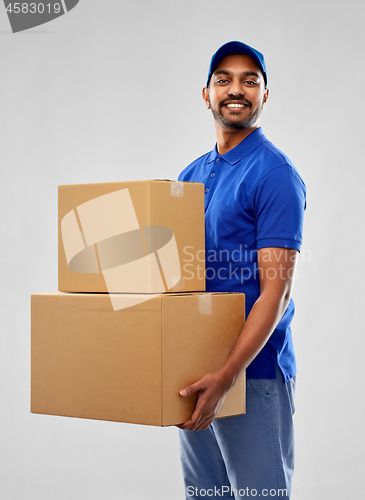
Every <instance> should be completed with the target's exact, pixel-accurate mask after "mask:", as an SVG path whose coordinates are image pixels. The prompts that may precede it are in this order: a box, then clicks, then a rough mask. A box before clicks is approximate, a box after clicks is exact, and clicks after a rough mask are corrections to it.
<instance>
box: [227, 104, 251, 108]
mask: <svg viewBox="0 0 365 500" xmlns="http://www.w3.org/2000/svg"><path fill="white" fill-rule="evenodd" d="M227 107H228V108H245V107H246V106H245V104H227Z"/></svg>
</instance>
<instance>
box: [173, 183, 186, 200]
mask: <svg viewBox="0 0 365 500" xmlns="http://www.w3.org/2000/svg"><path fill="white" fill-rule="evenodd" d="M170 194H171V196H178V197H180V198H181V197H182V196H184V183H183V182H181V181H173V182H171V190H170Z"/></svg>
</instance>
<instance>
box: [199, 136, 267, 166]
mask: <svg viewBox="0 0 365 500" xmlns="http://www.w3.org/2000/svg"><path fill="white" fill-rule="evenodd" d="M266 140H267V139H266V137H265V136H264V134H263V132H262V129H261V127H259V128H257V129H255V130H254V131H253V132H251V134H250V135H248V136H247V137H246V138H245V139H243V141H241V142H240V143H239V144H237V146H235V147H234V148H233V149H230V150H229V151H227V153H225V154H224V155H220V154H219V153H218V151H217V144H216V145H215V148H214V149H213V151H211V152H210V154H209V156H208V158H207V163H212V162H213V161H215V160H216V158H218V157H221V158H223V159H224V160H225V161H226V162H227V163H229V164H230V165H234V164H235V163H237V162H239V161H241V160H243V158H245V157H246V156H247V155H249V154H250V153H251V152H252V151H253V150H254V149H256V148H257V146H259V145H260V144H261V143H262V142H264V141H266Z"/></svg>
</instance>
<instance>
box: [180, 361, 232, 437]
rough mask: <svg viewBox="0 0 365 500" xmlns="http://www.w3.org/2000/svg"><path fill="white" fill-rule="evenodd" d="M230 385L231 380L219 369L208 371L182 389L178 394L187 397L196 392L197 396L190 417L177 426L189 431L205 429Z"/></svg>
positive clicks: (220, 404) (211, 420) (215, 413)
mask: <svg viewBox="0 0 365 500" xmlns="http://www.w3.org/2000/svg"><path fill="white" fill-rule="evenodd" d="M231 385H232V384H231V381H229V379H228V378H227V376H226V375H225V374H224V372H223V370H220V371H218V372H215V373H209V374H208V375H205V376H204V377H203V378H201V379H200V380H198V381H197V382H195V384H192V385H189V386H188V387H185V389H182V390H181V391H180V396H182V397H187V396H191V395H192V394H194V393H196V392H197V393H198V398H197V401H196V405H195V410H194V413H193V414H192V416H191V419H190V420H188V421H187V422H185V423H184V424H182V425H178V426H177V427H179V428H180V429H186V430H190V431H200V430H201V429H207V428H208V427H209V426H210V424H211V423H212V422H213V420H214V418H215V417H216V415H217V413H218V411H219V409H220V407H221V406H222V404H223V401H224V398H225V396H226V394H227V392H228V391H229V389H230V388H231Z"/></svg>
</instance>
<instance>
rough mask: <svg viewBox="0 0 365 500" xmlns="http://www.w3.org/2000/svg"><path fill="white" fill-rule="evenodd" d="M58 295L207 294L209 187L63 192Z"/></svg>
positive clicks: (173, 184) (172, 184)
mask: <svg viewBox="0 0 365 500" xmlns="http://www.w3.org/2000/svg"><path fill="white" fill-rule="evenodd" d="M58 220H59V223H58V226H59V234H58V245H59V247H58V289H59V290H60V291H63V292H127V293H162V292H166V291H204V290H205V276H204V273H205V260H204V250H205V241H204V234H205V233H204V186H203V184H199V183H190V182H178V181H166V180H151V181H135V182H109V183H98V184H77V185H64V186H59V188H58Z"/></svg>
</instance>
